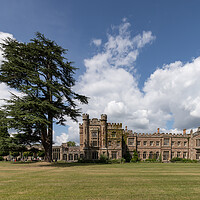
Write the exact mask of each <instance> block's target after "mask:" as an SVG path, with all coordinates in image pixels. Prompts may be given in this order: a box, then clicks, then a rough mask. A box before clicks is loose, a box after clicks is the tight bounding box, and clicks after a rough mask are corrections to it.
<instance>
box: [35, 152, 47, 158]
mask: <svg viewBox="0 0 200 200" xmlns="http://www.w3.org/2000/svg"><path fill="white" fill-rule="evenodd" d="M37 155H38V156H39V157H42V158H43V157H44V156H45V152H44V151H39V152H38V153H37Z"/></svg>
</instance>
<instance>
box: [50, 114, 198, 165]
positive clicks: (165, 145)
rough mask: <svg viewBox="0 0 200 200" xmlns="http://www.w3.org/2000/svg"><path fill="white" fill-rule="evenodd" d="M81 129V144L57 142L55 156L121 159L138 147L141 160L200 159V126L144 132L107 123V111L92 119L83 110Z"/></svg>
mask: <svg viewBox="0 0 200 200" xmlns="http://www.w3.org/2000/svg"><path fill="white" fill-rule="evenodd" d="M79 131H80V132H79V134H80V146H78V147H77V146H76V147H68V146H67V144H66V143H63V144H62V145H61V146H54V147H53V159H58V160H66V161H76V160H78V159H80V158H84V159H89V160H96V159H100V155H102V154H104V155H107V156H108V157H109V158H110V159H120V158H122V157H125V156H126V155H127V154H129V155H130V156H132V155H133V153H134V151H137V153H138V156H139V157H140V159H141V160H146V159H153V158H156V159H161V160H162V161H163V162H167V161H169V160H171V159H172V158H174V157H179V158H187V159H196V160H200V127H199V128H198V130H197V131H196V132H194V133H193V131H192V130H191V132H190V133H189V134H186V129H184V130H183V132H182V133H180V134H172V133H160V131H159V128H158V129H157V132H155V133H153V134H144V133H142V134H141V133H133V131H130V130H127V127H125V129H123V128H122V123H108V122H107V115H105V114H102V115H101V118H100V119H97V118H93V119H89V115H88V114H83V123H82V124H79Z"/></svg>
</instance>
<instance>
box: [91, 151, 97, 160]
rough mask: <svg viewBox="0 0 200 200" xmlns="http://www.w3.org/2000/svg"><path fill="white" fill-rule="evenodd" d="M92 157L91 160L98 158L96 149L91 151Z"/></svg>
mask: <svg viewBox="0 0 200 200" xmlns="http://www.w3.org/2000/svg"><path fill="white" fill-rule="evenodd" d="M92 159H93V160H96V159H98V152H96V151H94V152H92Z"/></svg>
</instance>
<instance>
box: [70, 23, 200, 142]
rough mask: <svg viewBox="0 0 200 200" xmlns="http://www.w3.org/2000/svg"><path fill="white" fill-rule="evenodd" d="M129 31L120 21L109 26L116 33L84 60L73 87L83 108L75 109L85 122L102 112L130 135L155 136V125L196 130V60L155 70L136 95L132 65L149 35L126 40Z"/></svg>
mask: <svg viewBox="0 0 200 200" xmlns="http://www.w3.org/2000/svg"><path fill="white" fill-rule="evenodd" d="M129 27H130V23H128V22H127V20H126V19H124V20H123V23H122V24H121V25H120V26H118V27H117V28H116V27H113V30H118V34H115V33H114V34H108V41H107V42H106V43H105V44H102V46H103V50H102V51H101V52H99V53H97V54H96V55H94V56H93V57H91V58H89V59H85V60H84V63H85V66H86V72H85V73H84V74H83V75H82V76H81V77H80V80H79V82H78V84H77V85H76V87H75V90H76V91H77V92H79V93H82V94H85V95H86V96H89V97H90V101H89V104H88V105H83V106H82V105H81V107H82V108H83V112H84V113H89V114H90V117H91V118H93V117H100V115H101V114H102V113H106V114H108V121H110V122H122V123H123V125H124V126H125V125H128V128H129V129H132V130H133V131H135V132H156V130H157V128H158V127H160V128H161V131H164V132H175V133H177V132H182V131H181V129H184V128H187V129H190V128H193V127H197V126H199V121H200V117H199V116H200V103H199V102H200V90H199V85H200V79H199V77H200V57H199V58H196V59H194V60H192V62H191V63H185V64H183V63H182V62H180V61H176V62H174V63H171V64H168V65H164V66H163V67H161V68H158V69H157V70H156V71H155V72H154V73H153V74H151V76H150V77H149V79H148V80H146V82H145V84H144V88H143V91H141V90H140V89H139V88H138V85H137V74H136V73H135V70H134V69H135V68H134V65H135V61H136V59H137V57H138V55H139V53H140V49H141V48H144V46H145V45H146V44H150V43H152V41H153V40H155V36H153V35H152V33H151V32H150V31H143V33H142V34H139V35H136V36H135V37H132V36H131V34H130V31H129ZM168 121H174V127H175V128H174V129H171V130H167V127H166V124H167V122H168ZM71 126H72V127H74V125H71ZM75 126H76V127H78V126H77V125H75ZM76 131H77V132H78V129H77V130H76ZM188 131H189V130H188ZM77 140H78V134H77Z"/></svg>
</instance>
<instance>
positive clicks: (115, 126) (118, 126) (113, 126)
mask: <svg viewBox="0 0 200 200" xmlns="http://www.w3.org/2000/svg"><path fill="white" fill-rule="evenodd" d="M107 128H108V129H122V123H107Z"/></svg>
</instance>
